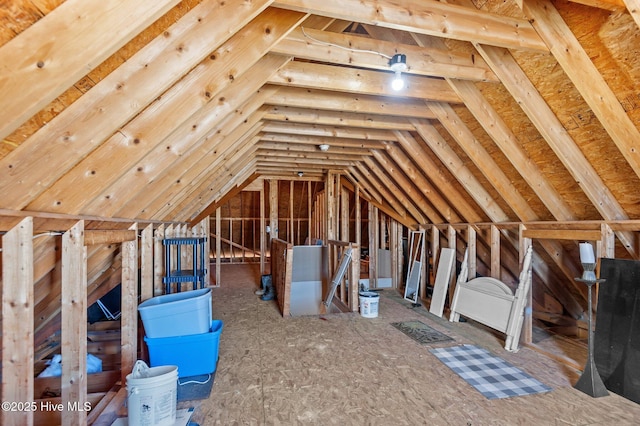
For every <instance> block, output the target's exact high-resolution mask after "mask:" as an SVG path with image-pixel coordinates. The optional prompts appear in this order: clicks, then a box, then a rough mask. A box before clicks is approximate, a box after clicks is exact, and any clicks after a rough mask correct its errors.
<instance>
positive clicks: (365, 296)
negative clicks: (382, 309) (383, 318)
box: [359, 291, 380, 318]
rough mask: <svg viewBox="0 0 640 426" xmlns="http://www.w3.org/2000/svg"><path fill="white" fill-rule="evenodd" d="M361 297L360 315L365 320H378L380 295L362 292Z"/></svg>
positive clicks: (373, 292)
mask: <svg viewBox="0 0 640 426" xmlns="http://www.w3.org/2000/svg"><path fill="white" fill-rule="evenodd" d="M359 295H360V315H362V316H363V317H365V318H377V316H378V304H379V302H380V295H379V294H378V293H376V292H375V291H361V292H360V293H359Z"/></svg>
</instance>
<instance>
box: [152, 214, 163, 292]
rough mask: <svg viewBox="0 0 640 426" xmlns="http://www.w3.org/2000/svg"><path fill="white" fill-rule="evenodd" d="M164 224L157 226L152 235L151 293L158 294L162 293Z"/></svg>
mask: <svg viewBox="0 0 640 426" xmlns="http://www.w3.org/2000/svg"><path fill="white" fill-rule="evenodd" d="M163 239H164V225H160V226H158V228H157V229H156V231H155V232H154V235H153V295H154V296H160V295H162V294H164V289H165V286H164V283H163V282H162V277H163V276H164V246H163V245H162V240H163Z"/></svg>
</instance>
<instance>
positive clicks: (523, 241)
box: [518, 224, 533, 344]
mask: <svg viewBox="0 0 640 426" xmlns="http://www.w3.org/2000/svg"><path fill="white" fill-rule="evenodd" d="M518 230H519V238H518V239H519V240H520V243H519V247H518V250H519V252H520V255H519V261H518V264H519V265H520V268H522V264H523V262H524V256H525V254H526V253H527V250H528V249H529V247H530V246H531V245H532V240H531V238H526V237H523V233H524V231H525V230H526V227H525V226H524V225H522V224H520V225H519V227H518ZM532 275H533V274H528V276H527V277H528V278H527V279H528V280H530V285H529V294H527V295H526V298H527V304H526V307H525V308H524V320H523V322H522V335H521V338H520V340H521V341H522V342H523V343H525V344H530V343H532V342H533V278H532ZM519 285H524V284H523V283H519Z"/></svg>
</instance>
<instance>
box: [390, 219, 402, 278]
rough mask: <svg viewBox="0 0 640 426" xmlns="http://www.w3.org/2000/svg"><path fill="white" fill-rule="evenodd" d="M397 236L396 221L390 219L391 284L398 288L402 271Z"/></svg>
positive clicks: (400, 247) (400, 252)
mask: <svg viewBox="0 0 640 426" xmlns="http://www.w3.org/2000/svg"><path fill="white" fill-rule="evenodd" d="M400 241H401V240H400V239H399V238H398V222H396V221H395V220H393V219H391V225H390V226H389V255H390V258H391V259H390V260H391V286H392V287H393V288H400V286H401V284H402V272H401V270H400V271H399V270H398V268H400V258H401V257H402V244H401V243H400Z"/></svg>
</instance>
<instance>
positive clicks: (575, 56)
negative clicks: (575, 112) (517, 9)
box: [522, 0, 640, 177]
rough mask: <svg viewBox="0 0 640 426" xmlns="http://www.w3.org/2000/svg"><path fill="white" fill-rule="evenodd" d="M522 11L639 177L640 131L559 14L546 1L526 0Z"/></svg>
mask: <svg viewBox="0 0 640 426" xmlns="http://www.w3.org/2000/svg"><path fill="white" fill-rule="evenodd" d="M522 10H523V11H524V13H525V14H526V15H527V16H529V17H530V18H532V19H531V21H532V23H533V26H534V28H535V29H536V31H537V32H538V33H539V34H540V37H542V39H543V40H544V41H545V42H546V43H547V45H548V46H549V49H550V50H551V53H552V54H553V56H554V58H556V60H557V61H558V63H559V64H560V66H561V67H562V69H563V70H564V72H565V73H566V74H567V76H568V77H569V79H571V81H572V82H573V84H574V86H575V87H576V89H578V91H579V92H580V95H582V97H583V98H584V100H585V101H586V102H587V104H588V105H589V108H591V110H592V111H593V113H594V114H595V115H596V117H598V119H599V120H600V123H601V124H602V127H604V128H605V130H606V131H607V133H608V134H609V136H610V137H611V139H612V140H613V142H614V143H615V144H616V146H617V147H618V149H619V150H620V152H621V153H622V155H623V156H624V158H625V159H626V160H627V163H629V165H630V166H631V168H632V169H633V171H634V172H635V173H636V175H638V176H639V177H640V149H638V141H640V130H638V128H637V127H636V125H635V124H634V123H633V121H631V118H629V115H628V114H627V112H626V111H625V110H624V108H623V107H622V104H621V103H620V101H619V100H618V98H617V97H616V95H615V93H613V91H612V90H611V88H610V87H609V85H608V84H607V82H606V81H605V79H604V77H603V76H602V74H600V71H598V69H597V68H596V66H595V65H594V64H593V62H592V61H591V58H590V57H589V55H588V54H587V52H585V51H584V48H583V47H582V45H581V44H580V42H579V41H578V39H577V38H576V36H575V35H574V34H573V33H572V32H571V29H570V28H569V27H568V26H567V24H566V23H565V22H564V20H563V19H562V16H560V13H559V12H558V11H557V10H556V8H555V6H554V5H553V4H552V3H551V2H550V1H548V0H526V1H525V2H524V4H523V6H522Z"/></svg>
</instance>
